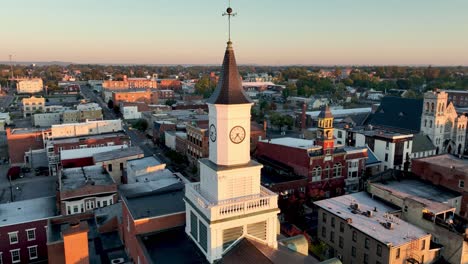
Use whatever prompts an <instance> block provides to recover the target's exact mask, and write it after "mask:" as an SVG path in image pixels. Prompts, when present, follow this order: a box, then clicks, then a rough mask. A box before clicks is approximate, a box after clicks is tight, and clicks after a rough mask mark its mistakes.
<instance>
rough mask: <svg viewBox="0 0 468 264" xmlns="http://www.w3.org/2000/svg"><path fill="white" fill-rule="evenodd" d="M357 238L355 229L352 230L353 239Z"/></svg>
mask: <svg viewBox="0 0 468 264" xmlns="http://www.w3.org/2000/svg"><path fill="white" fill-rule="evenodd" d="M356 240H357V233H356V231H353V241H354V242H356Z"/></svg>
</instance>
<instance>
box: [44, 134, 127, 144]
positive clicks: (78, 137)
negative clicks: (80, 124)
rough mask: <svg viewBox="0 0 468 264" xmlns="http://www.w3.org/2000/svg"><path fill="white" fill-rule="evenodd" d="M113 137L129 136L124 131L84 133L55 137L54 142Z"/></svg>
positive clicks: (61, 142) (74, 141) (75, 141)
mask: <svg viewBox="0 0 468 264" xmlns="http://www.w3.org/2000/svg"><path fill="white" fill-rule="evenodd" d="M113 137H128V136H127V135H126V134H125V133H123V132H111V133H103V134H97V135H83V136H77V137H67V138H54V140H53V142H54V144H65V143H77V142H80V141H85V140H88V139H106V138H113Z"/></svg>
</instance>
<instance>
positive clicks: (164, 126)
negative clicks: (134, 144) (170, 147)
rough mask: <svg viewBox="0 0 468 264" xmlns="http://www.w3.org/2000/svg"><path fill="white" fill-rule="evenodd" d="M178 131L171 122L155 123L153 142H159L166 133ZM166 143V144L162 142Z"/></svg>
mask: <svg viewBox="0 0 468 264" xmlns="http://www.w3.org/2000/svg"><path fill="white" fill-rule="evenodd" d="M175 130H176V124H175V123H173V122H170V121H155V122H154V123H153V142H155V143H157V142H159V141H160V140H161V139H162V137H163V135H164V132H166V131H175ZM161 143H164V142H161Z"/></svg>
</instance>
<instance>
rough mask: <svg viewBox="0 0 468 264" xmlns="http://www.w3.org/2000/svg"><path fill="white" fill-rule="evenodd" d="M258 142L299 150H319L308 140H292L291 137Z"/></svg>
mask: <svg viewBox="0 0 468 264" xmlns="http://www.w3.org/2000/svg"><path fill="white" fill-rule="evenodd" d="M260 142H264V143H269V144H276V145H282V146H286V147H292V148H301V149H310V148H313V147H316V148H320V147H319V146H316V145H314V141H313V140H310V139H302V138H292V137H282V138H273V139H264V140H260Z"/></svg>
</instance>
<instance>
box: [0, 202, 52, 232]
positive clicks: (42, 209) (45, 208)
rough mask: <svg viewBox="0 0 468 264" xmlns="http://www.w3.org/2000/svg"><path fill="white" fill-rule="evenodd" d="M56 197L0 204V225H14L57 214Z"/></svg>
mask: <svg viewBox="0 0 468 264" xmlns="http://www.w3.org/2000/svg"><path fill="white" fill-rule="evenodd" d="M56 202H57V200H56V197H55V196H51V197H41V198H36V199H29V200H24V201H19V202H13V203H4V204H0V226H9V225H16V224H20V223H27V222H32V221H37V220H41V219H46V218H50V217H53V216H56V215H57V205H56Z"/></svg>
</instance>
